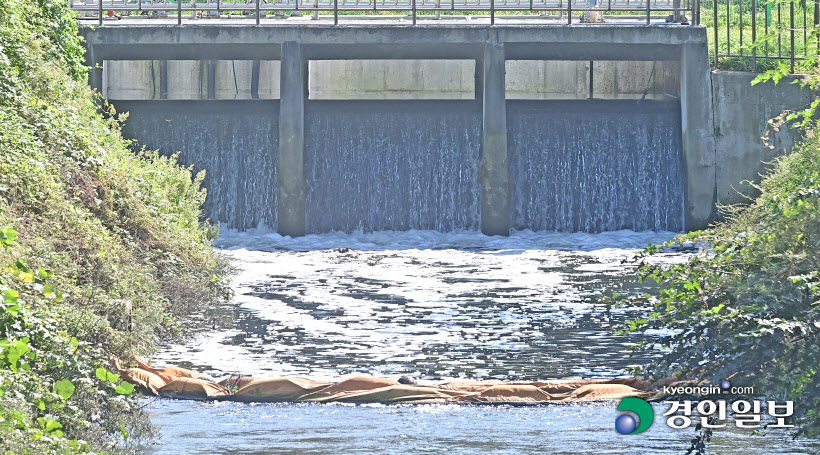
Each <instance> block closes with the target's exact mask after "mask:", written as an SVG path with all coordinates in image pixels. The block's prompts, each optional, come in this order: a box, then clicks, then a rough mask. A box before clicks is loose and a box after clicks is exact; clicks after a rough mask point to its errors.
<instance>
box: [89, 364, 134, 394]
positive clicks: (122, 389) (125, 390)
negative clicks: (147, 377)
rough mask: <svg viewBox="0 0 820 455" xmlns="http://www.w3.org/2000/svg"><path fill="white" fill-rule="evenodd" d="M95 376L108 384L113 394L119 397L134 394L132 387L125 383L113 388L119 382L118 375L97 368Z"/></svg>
mask: <svg viewBox="0 0 820 455" xmlns="http://www.w3.org/2000/svg"><path fill="white" fill-rule="evenodd" d="M96 375H97V377H98V378H99V379H100V380H101V381H104V382H108V383H110V384H111V385H112V387H114V392H116V393H118V394H120V395H131V394H132V393H133V392H134V385H133V384H131V383H128V382H125V381H123V382H121V383H120V384H119V385H117V386H114V383H115V382H117V381H119V380H120V375H118V374H114V373H112V372H110V371H108V370H106V369H105V368H97V371H96Z"/></svg>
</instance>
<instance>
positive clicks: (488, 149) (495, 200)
mask: <svg viewBox="0 0 820 455" xmlns="http://www.w3.org/2000/svg"><path fill="white" fill-rule="evenodd" d="M504 60H505V59H504V45H503V44H499V43H498V42H488V43H486V44H485V45H484V65H483V66H484V80H483V90H482V95H483V100H484V109H483V119H484V121H483V134H482V142H481V166H480V168H479V172H478V180H479V184H480V185H481V232H483V233H484V234H486V235H510V202H509V181H510V173H509V169H508V164H507V108H506V99H505V98H506V97H505V93H504Z"/></svg>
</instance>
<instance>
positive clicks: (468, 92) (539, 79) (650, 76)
mask: <svg viewBox="0 0 820 455" xmlns="http://www.w3.org/2000/svg"><path fill="white" fill-rule="evenodd" d="M592 65H594V69H593V71H594V79H595V80H594V84H593V86H594V88H593V90H594V92H595V93H594V96H595V97H596V98H601V99H639V98H642V97H644V95H645V97H646V98H647V99H662V98H664V93H667V94H669V95H673V96H677V91H676V87H677V83H671V84H670V83H668V79H670V78H672V79H674V78H675V77H676V75H675V74H674V71H670V70H669V68H670V67H671V66H672V65H674V63H673V62H643V61H618V62H615V61H596V62H594V63H593V64H592ZM160 68H161V62H160V61H159V60H130V61H127V60H107V61H105V64H104V70H103V72H104V75H103V93H104V94H105V96H106V98H108V99H112V100H150V99H160V98H161V93H160V85H161V82H160V74H161V71H160ZM279 69H280V61H279V60H263V61H261V62H260V68H259V98H260V99H278V98H279ZM505 69H506V82H505V87H506V98H507V99H583V98H589V78H590V62H588V61H569V60H508V61H507V62H506V65H505ZM166 71H167V90H168V99H173V100H198V99H208V61H204V60H168V61H167V70H166ZM475 71H476V61H475V60H419V59H405V60H311V61H310V62H309V75H308V77H309V93H310V99H334V100H344V99H474V98H475V96H476V78H475ZM252 77H253V61H252V60H216V61H215V65H214V90H215V97H214V99H218V100H226V99H237V100H239V99H251V98H252V93H251V81H252ZM670 87H671V89H670Z"/></svg>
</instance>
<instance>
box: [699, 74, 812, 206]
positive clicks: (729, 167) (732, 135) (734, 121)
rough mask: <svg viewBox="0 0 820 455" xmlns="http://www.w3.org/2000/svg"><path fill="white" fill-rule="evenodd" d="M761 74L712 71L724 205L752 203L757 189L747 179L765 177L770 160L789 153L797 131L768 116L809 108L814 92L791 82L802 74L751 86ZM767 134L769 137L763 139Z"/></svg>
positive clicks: (720, 198) (718, 168)
mask: <svg viewBox="0 0 820 455" xmlns="http://www.w3.org/2000/svg"><path fill="white" fill-rule="evenodd" d="M755 76H756V74H752V73H743V72H735V71H717V72H713V73H712V100H706V101H705V102H709V101H711V103H712V107H713V109H714V124H715V131H714V134H715V151H716V178H715V180H716V182H715V184H716V187H717V200H718V203H719V204H722V205H728V204H736V203H739V202H744V201H748V199H747V198H746V197H744V195H746V196H755V195H756V194H757V191H756V190H755V189H754V188H753V187H752V186H750V185H749V184H748V183H744V181H746V180H751V181H754V182H759V181H760V174H761V173H764V172H765V171H766V169H767V165H766V163H768V162H771V160H772V159H773V158H774V157H776V156H778V155H782V154H784V153H786V152H788V151H789V150H790V149H791V147H792V145H793V144H794V142H795V140H797V139H798V138H799V137H800V134H799V132H798V131H796V130H794V129H792V128H789V127H788V126H786V125H781V126H780V127H779V128H774V127H773V126H772V125H771V124H770V123H769V119H772V118H774V117H777V116H778V115H780V114H781V113H782V112H783V111H784V110H786V109H799V108H801V107H805V106H807V105H808V104H809V103H810V102H811V99H812V93H811V91H810V90H806V89H801V88H800V86H799V85H794V84H791V82H792V81H794V80H795V79H797V77H789V78H784V79H783V80H781V81H780V83H779V84H777V85H775V84H774V83H772V82H767V83H765V84H758V85H755V86H752V85H751V82H752V80H753V79H754V78H755ZM763 136H766V137H767V140H765V141H764V139H762V137H763Z"/></svg>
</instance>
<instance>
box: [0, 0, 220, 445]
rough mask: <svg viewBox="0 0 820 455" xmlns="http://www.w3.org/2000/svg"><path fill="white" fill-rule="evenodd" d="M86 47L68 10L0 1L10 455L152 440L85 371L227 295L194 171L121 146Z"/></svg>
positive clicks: (1, 314) (0, 428) (1, 418)
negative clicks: (95, 86)
mask: <svg viewBox="0 0 820 455" xmlns="http://www.w3.org/2000/svg"><path fill="white" fill-rule="evenodd" d="M83 52H84V51H83V48H82V45H81V41H80V38H79V37H78V35H77V25H76V21H75V19H74V18H73V16H72V14H71V13H70V12H69V11H68V9H67V5H66V3H65V2H62V1H58V0H37V1H35V2H29V1H25V0H0V245H2V246H0V395H2V396H0V441H2V442H0V447H2V448H3V449H5V450H11V451H13V452H15V453H79V452H91V451H117V452H130V451H133V450H134V449H135V448H136V447H138V446H139V445H140V444H142V443H144V442H145V441H147V440H148V439H150V437H151V435H152V430H151V427H150V422H149V421H148V420H147V419H146V418H145V416H144V415H143V414H142V413H141V412H140V411H139V410H138V409H137V408H136V407H135V406H134V402H133V399H132V398H130V397H128V396H127V395H130V394H127V393H126V394H123V393H125V392H128V386H125V385H122V384H120V383H119V382H111V381H109V380H107V379H111V378H110V377H108V376H104V375H103V377H102V378H101V377H100V376H99V375H97V374H96V372H97V371H98V369H100V368H103V367H104V366H103V363H104V362H105V361H106V360H107V357H108V356H109V355H110V354H117V355H119V356H121V357H127V356H129V355H131V354H133V353H147V352H150V351H151V350H152V349H155V346H156V343H157V342H160V341H162V340H167V339H169V338H171V337H175V336H178V335H179V334H180V333H181V332H182V330H181V321H183V319H184V317H185V316H186V315H188V314H190V313H192V312H194V311H197V310H199V309H201V308H203V306H206V305H208V303H209V302H212V301H215V300H217V299H221V298H224V297H225V295H226V293H227V292H228V291H227V290H228V288H227V286H226V283H225V280H224V275H225V270H226V264H225V261H224V260H222V259H221V258H220V257H219V256H217V255H215V253H214V252H213V250H212V249H211V247H210V242H211V241H212V240H213V238H214V236H215V235H216V229H215V227H214V226H212V225H210V224H207V223H204V222H203V221H202V220H201V211H200V205H201V203H202V201H203V200H204V197H205V192H204V190H202V189H201V188H200V183H201V181H202V178H203V176H202V175H198V176H193V175H192V173H191V170H190V169H188V168H183V167H180V166H179V165H178V164H177V162H176V159H175V157H170V158H169V157H163V156H160V155H158V154H157V153H155V152H143V153H140V154H136V155H135V154H134V153H132V152H131V150H132V145H131V144H130V143H129V142H128V141H127V140H125V139H123V138H122V137H121V135H120V128H119V123H118V121H117V115H116V113H115V112H113V110H111V109H110V108H108V107H106V106H105V105H104V104H103V102H102V100H100V99H99V98H97V96H96V95H94V94H92V93H91V92H90V90H89V89H88V87H87V85H86V83H85V81H84V78H85V75H86V74H87V69H86V68H84V67H83V66H82V63H81V62H82V55H83ZM106 378H107V379H106Z"/></svg>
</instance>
